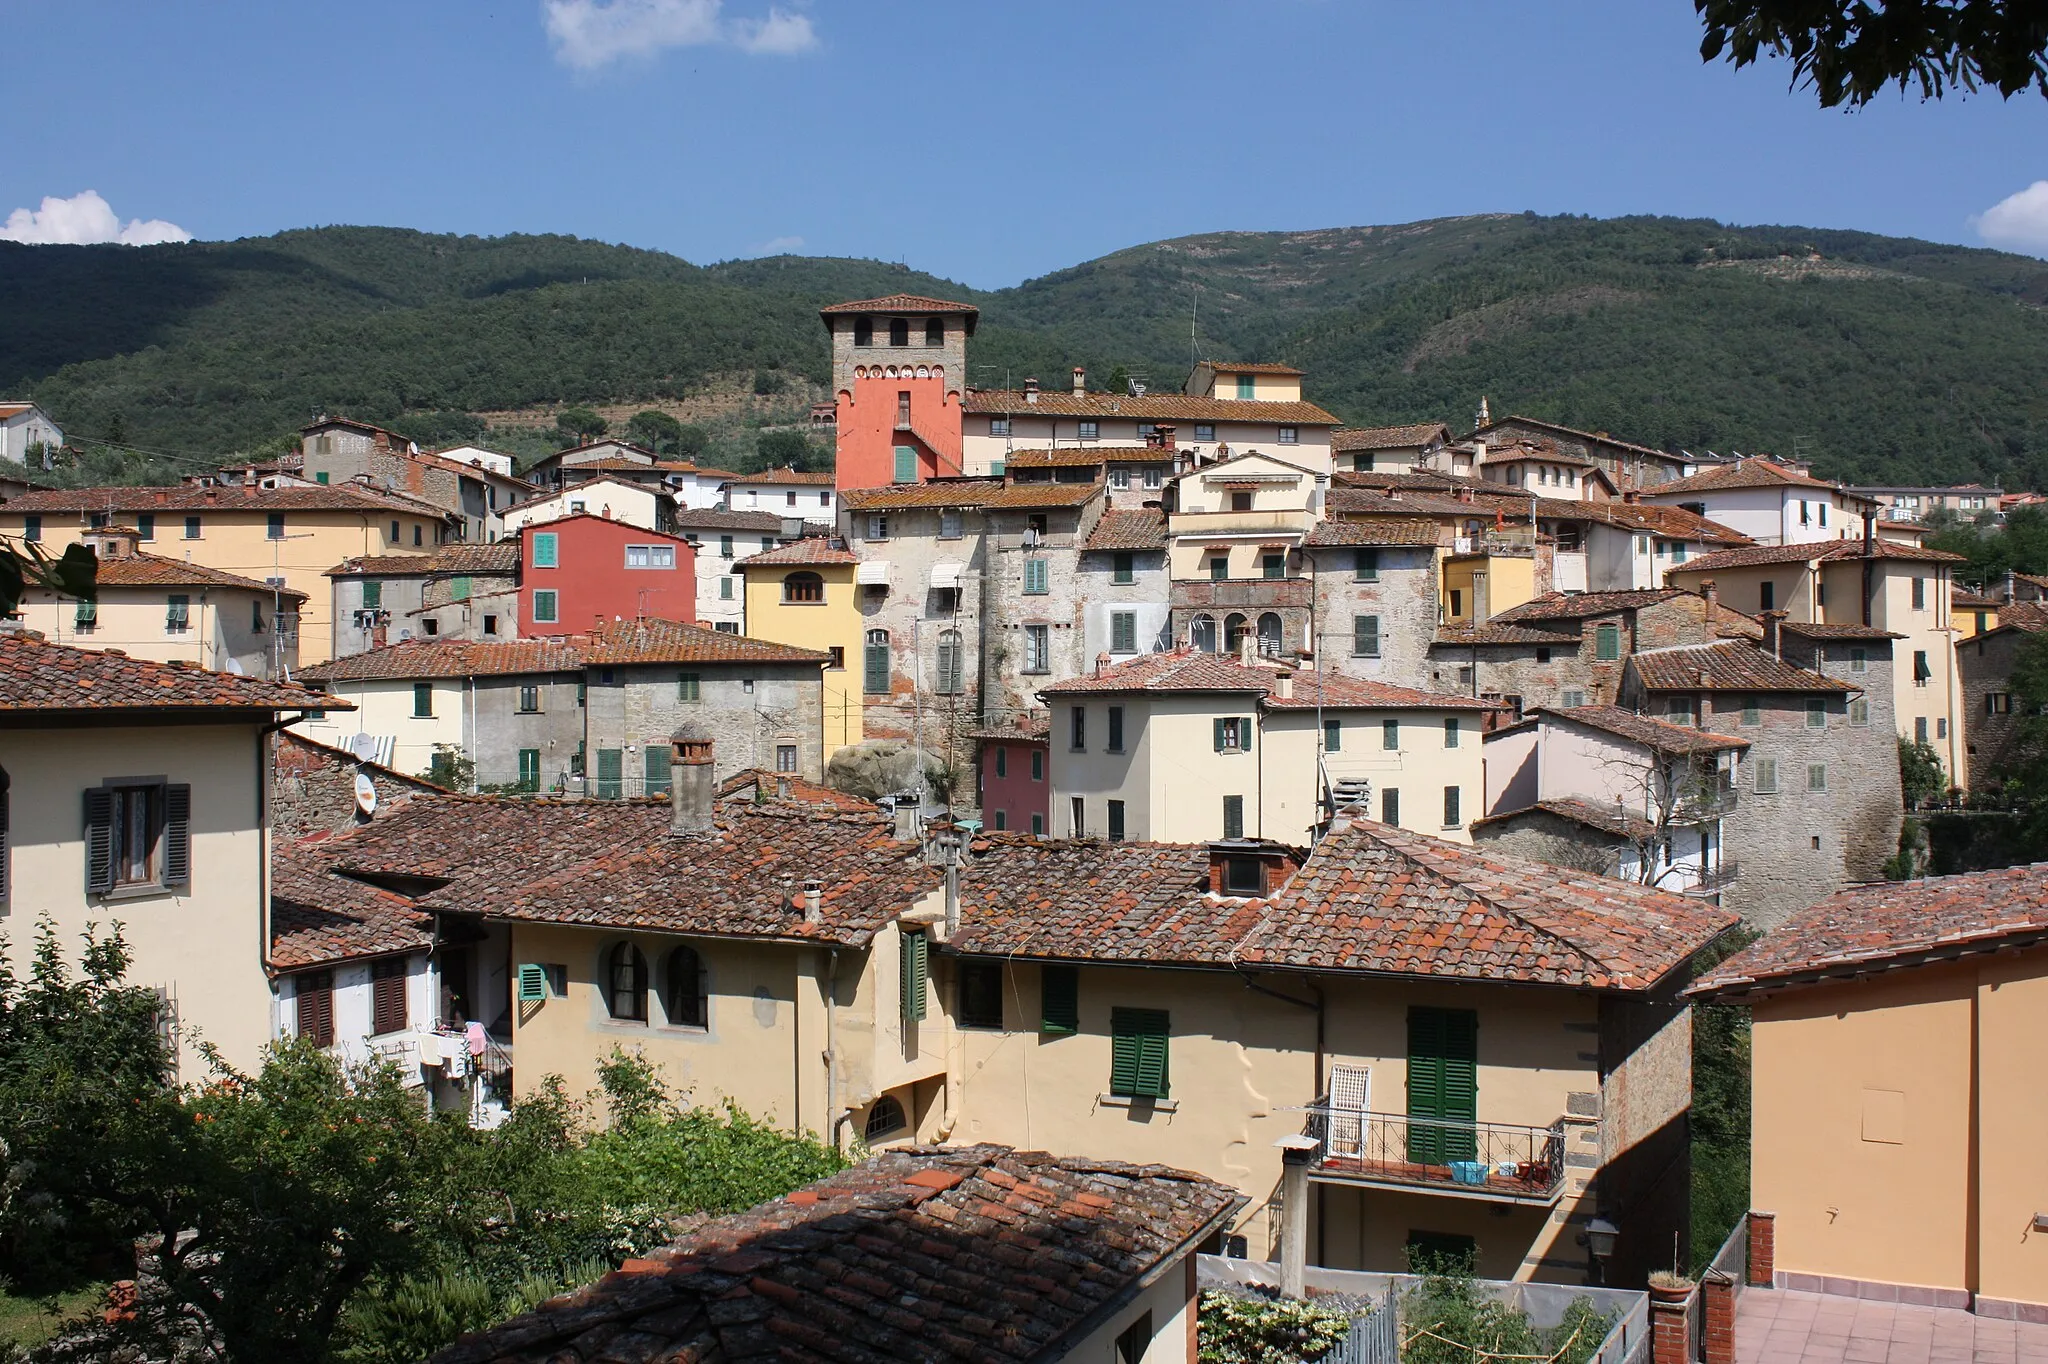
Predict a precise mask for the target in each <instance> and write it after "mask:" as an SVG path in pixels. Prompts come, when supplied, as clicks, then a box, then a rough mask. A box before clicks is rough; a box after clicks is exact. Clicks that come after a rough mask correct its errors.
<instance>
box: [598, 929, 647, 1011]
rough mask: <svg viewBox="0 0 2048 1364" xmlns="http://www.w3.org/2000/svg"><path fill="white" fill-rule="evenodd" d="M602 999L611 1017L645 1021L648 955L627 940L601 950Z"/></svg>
mask: <svg viewBox="0 0 2048 1364" xmlns="http://www.w3.org/2000/svg"><path fill="white" fill-rule="evenodd" d="M604 1003H605V1008H606V1010H607V1011H609V1012H610V1014H611V1016H612V1017H613V1018H618V1019H624V1020H626V1021H628V1022H633V1023H645V1022H646V1021H647V957H646V955H645V954H644V953H642V952H641V950H640V949H639V948H637V947H635V946H633V944H631V943H629V942H622V943H614V944H613V945H612V949H611V951H609V952H607V953H605V954H604Z"/></svg>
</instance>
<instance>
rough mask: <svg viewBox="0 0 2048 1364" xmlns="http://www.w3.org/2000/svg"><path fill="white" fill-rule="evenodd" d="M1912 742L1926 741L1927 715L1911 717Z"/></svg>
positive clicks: (1922, 742) (1921, 742) (1920, 742)
mask: <svg viewBox="0 0 2048 1364" xmlns="http://www.w3.org/2000/svg"><path fill="white" fill-rule="evenodd" d="M1913 742H1914V743H1916V744H1924V743H1926V742H1927V717H1926V716H1924V715H1916V716H1914V717H1913Z"/></svg>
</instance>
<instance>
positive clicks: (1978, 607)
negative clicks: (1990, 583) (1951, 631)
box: [1949, 587, 2006, 644]
mask: <svg viewBox="0 0 2048 1364" xmlns="http://www.w3.org/2000/svg"><path fill="white" fill-rule="evenodd" d="M2005 602H2006V599H2005V598H2004V597H2002V596H1996V595H1993V594H1992V593H1989V592H1972V591H1970V590H1969V589H1968V588H1966V587H1955V588H1953V589H1952V590H1951V591H1950V593H1949V621H1950V622H1951V623H1952V624H1953V625H1954V626H1955V631H1956V643H1958V644H1961V643H1962V642H1963V641H1964V640H1966V639H1975V638H1976V637H1977V636H1979V635H1982V634H1987V633H1989V632H1990V631H1993V630H1996V629H1997V628H1998V608H1999V607H2001V606H2003V605H2005Z"/></svg>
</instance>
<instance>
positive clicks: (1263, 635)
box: [1259, 611, 1280, 658]
mask: <svg viewBox="0 0 2048 1364" xmlns="http://www.w3.org/2000/svg"><path fill="white" fill-rule="evenodd" d="M1259 652H1260V653H1262V654H1264V655H1266V656H1267V657H1268V658H1276V657H1278V656H1279V654H1280V617H1279V616H1278V615H1276V614H1274V613H1273V612H1271V611H1268V612H1266V614H1264V615H1263V616H1260V617H1259Z"/></svg>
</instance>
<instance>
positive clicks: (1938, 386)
mask: <svg viewBox="0 0 2048 1364" xmlns="http://www.w3.org/2000/svg"><path fill="white" fill-rule="evenodd" d="M895 290H908V291H914V292H929V293H937V294H940V295H943V296H947V297H953V298H960V299H963V300H966V301H969V302H973V303H975V304H977V305H978V306H980V307H981V308H982V309H983V319H982V326H981V330H980V332H979V334H978V335H977V337H976V339H975V342H974V345H973V348H972V351H971V353H970V354H971V363H972V366H973V374H972V376H971V377H972V379H973V381H974V382H976V383H980V384H1002V383H1006V382H1021V380H1022V379H1023V378H1025V377H1026V376H1027V375H1036V376H1038V377H1040V378H1042V379H1044V380H1045V381H1047V382H1048V383H1059V382H1064V376H1065V374H1066V372H1067V370H1068V368H1069V367H1070V366H1072V365H1076V364H1081V365H1086V366H1088V368H1089V370H1090V372H1091V374H1092V375H1094V376H1095V377H1096V378H1097V379H1098V380H1099V379H1100V378H1102V377H1103V376H1106V375H1107V374H1108V373H1109V371H1110V370H1111V369H1112V368H1113V367H1114V366H1117V365H1122V366H1124V367H1125V369H1126V370H1127V371H1129V372H1130V373H1133V374H1136V375H1142V376H1144V377H1147V378H1148V379H1149V380H1150V381H1151V382H1152V383H1154V384H1166V385H1172V384H1177V383H1178V382H1179V381H1180V379H1181V378H1182V377H1183V376H1184V374H1185V372H1186V369H1187V366H1188V363H1189V361H1190V359H1191V358H1192V357H1193V356H1194V355H1195V354H1197V353H1200V354H1205V355H1208V356H1211V357H1217V358H1257V359H1267V360H1285V361H1290V362H1292V363H1294V364H1297V365H1299V366H1301V367H1302V368H1303V369H1305V370H1307V371H1309V380H1308V383H1309V388H1310V393H1311V396H1313V397H1314V398H1316V399H1317V400H1318V401H1320V402H1322V403H1323V404H1324V405H1325V406H1327V407H1329V408H1331V409H1332V410H1333V411H1335V412H1337V413H1338V414H1339V415H1340V416H1342V417H1344V418H1345V419H1347V420H1349V421H1354V422H1361V423H1368V422H1395V421H1409V420H1420V419H1442V420H1445V421H1449V422H1451V423H1452V424H1453V425H1454V426H1456V427H1459V428H1461V429H1462V428H1463V427H1465V426H1467V425H1469V423H1470V420H1471V415H1472V413H1473V411H1474V409H1475V408H1476V407H1477V405H1478V401H1479V398H1480V396H1481V395H1482V394H1483V395H1485V396H1486V397H1487V398H1488V400H1489V401H1490V403H1491V405H1492V409H1493V411H1494V412H1495V413H1504V412H1508V411H1519V412H1525V413H1528V414H1530V415H1535V416H1542V417H1547V418H1550V419H1553V420H1558V421H1563V422H1566V423H1568V424H1571V425H1575V426H1582V427H1590V428H1597V429H1605V430H1611V431H1614V432H1616V433H1618V434H1625V435H1627V436H1629V437H1631V438H1633V439H1637V440H1641V441H1644V442H1646V443H1649V444H1656V445H1664V446H1670V447H1674V448H1678V447H1686V448H1699V447H1709V448H1713V449H1716V450H1720V451H1723V452H1725V451H1727V450H1730V449H1739V450H1742V451H1745V452H1751V453H1754V452H1763V451H1768V452H1773V453H1780V454H1793V453H1799V454H1804V455H1806V456H1808V457H1810V458H1812V459H1814V460H1815V462H1816V464H1817V465H1818V466H1819V467H1820V468H1821V469H1822V470H1823V471H1825V472H1828V473H1831V474H1835V475H1839V476H1843V477H1854V478H1865V479H1878V478H1885V479H1912V480H1923V479H1924V480H1940V481H1953V480H1958V479H1963V478H1969V477H1982V478H1992V479H2001V480H2004V481H2005V482H2007V483H2008V484H2011V485H2013V486H2020V485H2032V486H2044V485H2048V311H2044V305H2048V263H2044V262H2041V261H2036V260H2031V259H2028V258H2025V257H2019V256H2011V255H2005V254H2001V253H1997V252H1991V251H1978V250H1967V249H1963V248H1958V247H1947V246H1937V245H1933V244H1931V243H1926V242H1916V241H1906V240H1900V239H1895V238H1885V237H1876V236H1871V235H1868V234H1862V233H1853V232H1834V231H1822V230H1817V229H1806V228H1729V227H1724V226H1721V225H1719V224H1715V223H1711V222H1704V221H1694V220H1679V219H1669V218H1633V219H1615V220H1605V221H1595V220H1591V219H1583V218H1570V217H1564V218H1539V217H1536V216H1534V215H1490V216H1484V217H1476V218H1460V219H1444V220H1439V221H1434V222H1424V223H1412V224H1407V225H1403V226H1395V227H1372V228H1340V229H1330V230H1325V231H1315V232H1297V233H1219V234H1211V235H1207V236H1199V237H1188V238H1180V239H1177V240H1174V241H1167V242H1158V243H1153V244H1151V245H1147V246H1140V247H1133V248H1131V249H1129V250H1126V251H1120V252H1117V253H1115V254H1113V255H1109V256H1105V257H1103V258H1101V259H1100V260H1095V261H1090V262H1088V263H1086V264H1083V265H1078V266H1075V267H1073V268H1072V269H1069V270H1063V271H1060V272H1058V273H1056V274H1052V275H1048V276H1045V277H1043V278H1041V279H1036V280H1031V281H1027V282H1026V283H1024V284H1022V285H1019V286H1017V287H1015V288H1011V289H1004V290H999V291H994V292H982V291H977V290H973V289H969V288H967V287H965V286H963V285H959V284H955V283H951V282H949V281H945V280H941V279H936V278H933V277H931V276H928V275H923V274H919V273H917V272H915V271H910V270H905V269H903V268H901V267H898V266H891V265H886V264H882V263H879V262H873V261H852V260H830V259H816V258H805V257H773V258H768V259H764V260H752V261H736V262H730V263H727V264H722V265H714V266H709V267H699V266H695V265H692V264H690V263H688V262H686V261H682V260H679V259H677V258H675V257H672V256H667V255H663V254H661V253H659V252H650V251H642V250H636V249H633V248H629V247H622V246H609V245H604V244H602V243H595V242H586V241H578V240H574V239H570V238H564V237H502V238H490V239H484V238H475V237H447V236H430V235H426V234H422V233H417V232H409V231H402V230H396V229H383V228H325V229H314V230H307V231H300V232H288V233H282V234H279V235H277V236H274V237H268V238H260V239H252V240H245V241H237V242H207V243H192V244H189V245H184V246H174V247H152V248H148V249H145V250H136V249H132V248H126V247H113V246H107V247H27V246H15V245H10V244H0V317H4V318H5V319H6V322H5V325H4V327H0V383H5V384H6V388H7V391H6V392H5V394H4V396H9V397H11V396H15V395H16V394H19V393H26V394H30V395H32V396H34V397H35V398H36V399H38V400H39V401H41V402H42V403H44V404H45V406H47V407H48V408H49V410H50V411H51V412H52V413H53V415H55V416H56V417H57V418H58V420H59V421H60V422H61V423H62V424H64V425H65V427H66V428H67V430H68V431H70V432H71V433H72V434H74V435H76V436H78V437H83V438H87V439H94V440H104V439H115V440H119V441H123V442H127V443H132V444H133V445H136V446H139V447H142V448H145V449H161V450H178V451H195V450H204V451H208V452H212V451H218V452H219V453H221V454H222V455H226V454H229V453H232V452H235V451H238V450H253V449H257V448H260V447H262V446H264V445H272V446H274V445H275V444H276V443H277V442H278V440H279V439H280V438H281V437H282V436H284V435H285V434H287V433H289V432H290V431H291V430H292V429H294V428H296V427H297V426H298V425H300V424H301V423H303V422H304V421H305V420H306V419H307V418H308V417H309V416H310V415H312V414H313V413H315V412H320V411H326V412H332V413H344V414H348V415H354V416H358V417H362V418H365V419H368V420H373V421H380V422H385V423H389V424H393V425H397V426H399V427H401V429H404V428H406V427H408V426H410V427H414V428H418V429H420V430H422V431H427V432H431V431H432V430H434V429H435V428H436V427H437V426H441V425H446V423H447V419H448V417H449V416H450V415H452V414H455V413H461V412H481V411H494V410H502V409H507V408H521V407H529V406H534V405H545V404H556V403H605V402H625V403H630V402H639V401H643V400H645V401H656V400H662V399H683V398H688V397H690V396H691V395H693V394H696V393H699V392H701V391H703V390H704V389H705V387H706V386H707V385H711V384H715V383H718V382H730V376H733V375H736V374H745V373H747V372H748V371H752V372H754V373H755V374H756V375H759V374H762V373H763V372H766V373H768V374H775V373H777V372H779V373H781V374H782V375H785V376H787V377H788V378H791V379H807V380H810V381H812V382H822V381H823V380H824V378H825V365H826V351H825V343H824V336H823V333H822V331H821V329H820V328H819V326H818V322H817V316H816V309H817V307H818V305H820V304H821V303H826V302H831V301H835V300H838V299H843V298H850V297H861V296H866V295H872V294H879V293H886V292H891V291H895Z"/></svg>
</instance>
